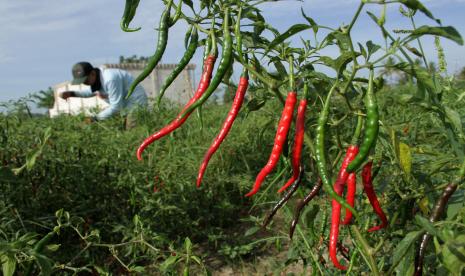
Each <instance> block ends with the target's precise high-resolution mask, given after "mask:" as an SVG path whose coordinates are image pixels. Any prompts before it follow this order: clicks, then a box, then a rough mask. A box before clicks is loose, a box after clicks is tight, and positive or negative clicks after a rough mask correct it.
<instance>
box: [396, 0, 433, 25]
mask: <svg viewBox="0 0 465 276" xmlns="http://www.w3.org/2000/svg"><path fill="white" fill-rule="evenodd" d="M398 2H399V3H402V4H404V5H405V6H407V7H408V8H410V9H412V10H415V11H416V10H419V11H421V12H422V13H423V14H425V15H426V16H428V17H429V18H431V19H433V20H434V21H436V22H437V23H438V24H441V21H440V20H439V19H436V18H435V17H434V16H433V14H432V13H431V12H430V11H429V10H428V9H427V8H426V7H425V6H424V5H423V4H422V3H421V2H420V1H418V0H399V1H398Z"/></svg>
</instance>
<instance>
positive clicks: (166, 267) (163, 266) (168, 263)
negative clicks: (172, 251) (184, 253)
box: [160, 255, 181, 272]
mask: <svg viewBox="0 0 465 276" xmlns="http://www.w3.org/2000/svg"><path fill="white" fill-rule="evenodd" d="M180 259H181V257H180V256H178V255H176V256H172V255H171V256H169V257H168V259H166V260H165V261H164V262H163V263H162V264H161V265H160V270H161V271H163V272H166V271H168V270H169V269H170V268H171V266H173V265H174V264H176V263H177V262H178V261H179V260H180Z"/></svg>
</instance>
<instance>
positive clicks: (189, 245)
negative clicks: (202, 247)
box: [184, 238, 192, 255]
mask: <svg viewBox="0 0 465 276" xmlns="http://www.w3.org/2000/svg"><path fill="white" fill-rule="evenodd" d="M184 249H185V250H186V254H187V255H190V254H191V253H192V242H191V240H190V239H189V238H186V239H185V240H184Z"/></svg>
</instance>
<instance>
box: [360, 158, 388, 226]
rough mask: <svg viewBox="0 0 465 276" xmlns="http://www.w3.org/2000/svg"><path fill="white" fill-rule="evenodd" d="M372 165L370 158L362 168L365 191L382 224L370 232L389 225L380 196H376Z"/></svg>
mask: <svg viewBox="0 0 465 276" xmlns="http://www.w3.org/2000/svg"><path fill="white" fill-rule="evenodd" d="M372 166H373V161H371V160H370V161H369V162H368V163H366V165H365V166H364V167H363V170H362V180H363V189H364V190H365V193H366V194H367V197H368V199H369V200H370V203H371V206H372V207H373V209H374V211H375V213H376V214H377V215H378V217H379V218H380V219H381V224H380V225H378V226H373V227H371V228H370V229H368V232H373V231H376V230H380V229H382V228H385V227H386V226H387V225H388V220H387V218H386V215H385V214H384V212H383V209H381V206H380V204H379V201H378V198H377V197H376V193H375V190H374V189H373V182H372V179H371V167H372Z"/></svg>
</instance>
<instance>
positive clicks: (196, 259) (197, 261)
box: [191, 256, 202, 265]
mask: <svg viewBox="0 0 465 276" xmlns="http://www.w3.org/2000/svg"><path fill="white" fill-rule="evenodd" d="M191 259H192V260H194V262H196V263H197V264H198V265H202V261H201V260H200V259H199V257H197V256H191Z"/></svg>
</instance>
